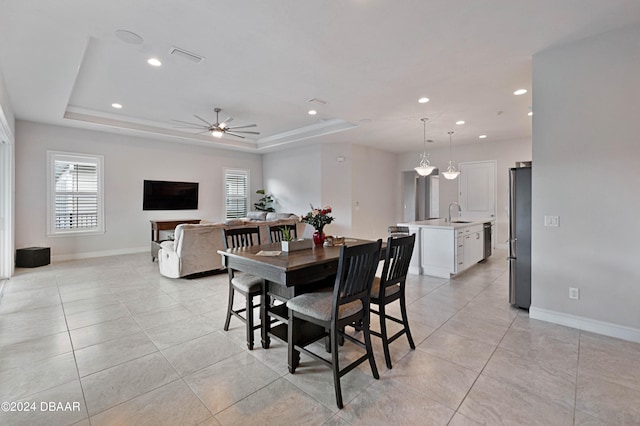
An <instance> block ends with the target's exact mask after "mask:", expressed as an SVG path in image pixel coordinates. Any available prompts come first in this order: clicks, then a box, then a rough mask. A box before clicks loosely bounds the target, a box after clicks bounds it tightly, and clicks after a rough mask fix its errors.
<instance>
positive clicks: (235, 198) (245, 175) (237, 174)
mask: <svg viewBox="0 0 640 426" xmlns="http://www.w3.org/2000/svg"><path fill="white" fill-rule="evenodd" d="M248 206H249V170H231V169H225V170H224V208H225V218H227V219H237V218H240V217H247V211H248V210H249V208H248Z"/></svg>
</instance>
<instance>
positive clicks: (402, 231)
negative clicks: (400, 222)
mask: <svg viewBox="0 0 640 426" xmlns="http://www.w3.org/2000/svg"><path fill="white" fill-rule="evenodd" d="M387 232H388V233H389V236H390V237H404V236H406V235H409V227H408V226H396V225H392V226H389V227H388V228H387Z"/></svg>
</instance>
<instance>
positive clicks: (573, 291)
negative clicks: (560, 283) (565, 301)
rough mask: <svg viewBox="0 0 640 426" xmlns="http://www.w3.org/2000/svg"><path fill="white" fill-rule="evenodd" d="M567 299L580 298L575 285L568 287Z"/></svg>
mask: <svg viewBox="0 0 640 426" xmlns="http://www.w3.org/2000/svg"><path fill="white" fill-rule="evenodd" d="M569 299H575V300H578V299H580V289H578V288H576V287H569Z"/></svg>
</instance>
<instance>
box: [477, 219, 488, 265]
mask: <svg viewBox="0 0 640 426" xmlns="http://www.w3.org/2000/svg"><path fill="white" fill-rule="evenodd" d="M483 228H484V254H483V256H482V260H481V261H480V262H485V261H486V260H487V259H488V258H489V256H491V222H485V223H484V226H483Z"/></svg>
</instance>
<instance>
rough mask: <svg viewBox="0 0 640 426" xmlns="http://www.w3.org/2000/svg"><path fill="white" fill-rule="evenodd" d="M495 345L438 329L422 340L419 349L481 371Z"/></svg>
mask: <svg viewBox="0 0 640 426" xmlns="http://www.w3.org/2000/svg"><path fill="white" fill-rule="evenodd" d="M495 348H496V347H495V346H494V345H491V344H488V343H483V342H480V341H477V340H474V339H469V338H468V337H463V336H458V335H457V334H451V333H447V332H446V331H442V330H438V331H436V332H435V333H433V334H432V335H431V336H429V337H428V338H427V339H426V340H425V341H424V342H422V343H421V344H420V345H419V346H418V347H417V349H418V350H421V351H424V352H427V353H429V354H431V355H434V356H437V357H438V358H442V359H444V360H447V361H451V362H452V363H454V364H457V365H460V366H462V367H466V368H469V369H471V370H475V371H477V372H480V371H481V370H482V368H483V367H484V366H485V364H486V363H487V361H488V360H489V357H490V356H491V354H492V353H493V351H494V350H495Z"/></svg>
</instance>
